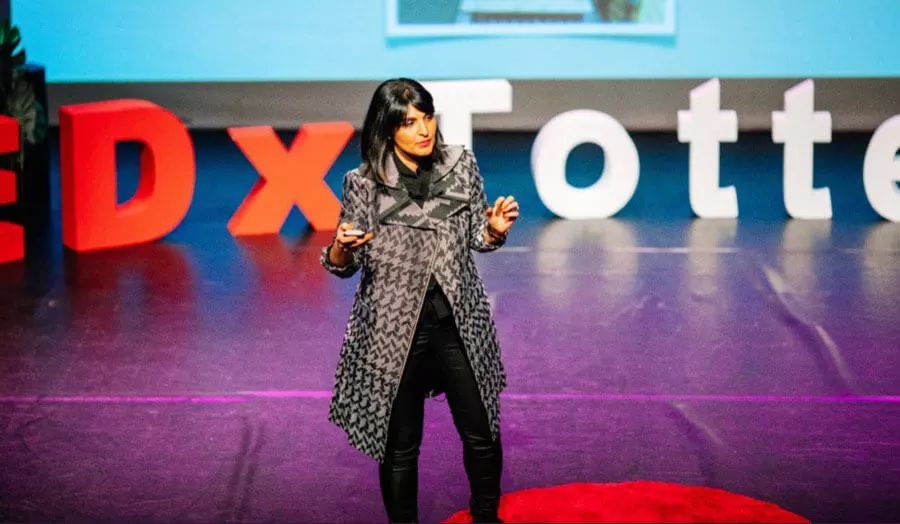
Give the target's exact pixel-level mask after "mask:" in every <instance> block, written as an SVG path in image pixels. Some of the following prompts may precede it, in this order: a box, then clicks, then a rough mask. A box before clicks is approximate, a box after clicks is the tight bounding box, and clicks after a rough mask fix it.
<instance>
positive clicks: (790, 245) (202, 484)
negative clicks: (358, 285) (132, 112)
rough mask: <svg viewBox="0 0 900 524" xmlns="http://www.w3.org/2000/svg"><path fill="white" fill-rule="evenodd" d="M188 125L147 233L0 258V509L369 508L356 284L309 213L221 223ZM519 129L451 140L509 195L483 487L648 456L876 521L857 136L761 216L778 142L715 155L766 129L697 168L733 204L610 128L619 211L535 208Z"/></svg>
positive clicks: (878, 297)
mask: <svg viewBox="0 0 900 524" xmlns="http://www.w3.org/2000/svg"><path fill="white" fill-rule="evenodd" d="M195 139H196V140H197V143H198V153H197V154H198V191H197V192H198V195H202V196H198V200H197V201H195V205H194V206H193V207H192V209H191V212H190V213H189V215H188V218H187V219H186V220H185V222H184V223H183V224H182V225H181V226H180V227H179V228H178V229H177V230H176V231H175V232H174V233H172V234H171V235H170V236H168V237H167V238H166V239H165V240H164V241H162V242H159V243H156V244H152V245H144V246H137V247H132V248H127V249H121V250H117V251H107V252H99V253H93V254H83V255H76V254H73V253H69V252H65V253H63V252H62V250H61V249H59V248H58V231H54V232H51V233H48V236H46V237H44V238H42V239H40V240H38V241H35V245H37V246H38V248H36V249H35V251H34V252H33V253H35V254H33V255H30V256H29V260H28V262H27V263H15V264H6V265H2V266H0V520H14V521H50V520H64V519H74V520H115V521H157V522H170V521H211V520H214V521H291V522H341V521H345V522H362V521H382V520H383V512H382V509H381V503H380V495H379V493H378V486H377V479H376V467H375V463H374V462H372V461H370V460H369V459H368V458H366V457H364V456H363V455H362V454H360V453H359V452H357V451H355V450H353V449H352V448H350V447H349V446H348V445H347V444H346V441H345V438H344V435H343V433H342V432H341V431H340V430H338V429H337V428H335V427H334V426H332V425H330V424H329V423H328V422H327V420H326V414H327V407H328V397H329V390H330V387H331V380H332V375H333V370H334V366H335V362H336V359H337V350H338V345H339V342H340V337H341V334H342V331H343V328H344V322H345V321H346V315H347V312H348V308H349V304H350V299H351V297H352V293H353V290H354V284H355V281H342V280H339V279H337V278H334V277H331V276H330V275H328V274H326V273H325V272H324V271H323V270H321V269H320V268H319V266H318V264H317V261H316V256H317V252H318V248H319V246H320V245H322V244H323V243H325V242H327V241H328V239H329V235H328V234H324V233H319V234H304V233H302V231H303V227H304V226H303V224H302V223H301V222H298V218H297V217H292V221H293V222H290V223H289V224H288V226H286V230H285V234H284V235H282V236H280V237H275V236H271V237H257V238H253V239H244V240H234V239H232V238H231V237H229V236H228V234H227V231H226V230H225V227H224V224H225V222H226V221H227V219H228V217H229V216H230V214H231V213H232V212H233V210H234V209H235V208H236V207H237V203H239V202H240V200H241V199H242V198H243V196H244V194H245V193H246V191H247V189H248V188H249V185H250V184H252V182H253V176H252V171H251V170H250V168H249V165H246V162H245V161H242V159H241V157H240V153H239V152H237V151H236V148H230V147H229V144H228V143H227V139H226V138H224V135H223V134H220V133H210V134H203V133H200V134H195ZM528 140H529V138H528V137H527V136H520V135H480V136H478V137H476V143H475V148H476V153H477V154H478V156H479V160H480V161H481V164H482V170H483V172H484V173H485V177H486V179H487V185H488V192H489V194H491V195H497V194H499V193H501V192H512V193H515V194H517V196H520V199H521V201H522V203H523V212H524V215H525V216H524V218H523V219H522V221H521V223H520V224H519V225H517V226H516V230H515V232H514V234H513V236H512V238H511V240H510V242H509V244H508V246H507V247H506V248H504V249H503V250H501V251H500V252H497V253H494V254H490V255H483V256H482V255H479V258H478V262H479V266H480V268H481V271H482V276H483V278H484V280H485V281H486V285H487V288H488V291H489V293H490V296H491V299H492V302H493V306H494V312H495V318H496V322H497V325H498V330H499V334H500V340H501V345H502V348H503V357H504V360H505V363H506V367H507V371H508V373H509V382H510V385H509V388H508V389H507V390H506V392H505V395H504V396H503V398H502V406H503V422H502V432H503V438H504V444H505V469H504V479H503V486H504V489H505V490H506V491H515V490H520V489H524V488H531V487H538V486H549V485H556V484H563V483H569V482H617V481H624V480H636V479H647V480H661V481H667V482H675V483H681V484H689V485H702V486H711V487H717V488H722V489H726V490H729V491H732V492H736V493H740V494H744V495H748V496H751V497H755V498H759V499H762V500H766V501H770V502H773V503H775V504H778V505H780V506H782V507H784V508H786V509H788V510H791V511H793V512H796V513H799V514H801V515H804V516H805V517H807V518H810V519H812V520H814V521H856V522H858V521H898V520H900V496H898V493H900V365H898V364H900V322H898V318H897V315H898V312H900V224H890V223H886V222H882V221H879V220H878V219H877V218H876V217H874V214H873V213H872V212H871V211H870V210H867V209H866V208H865V200H864V196H863V195H862V194H861V189H859V184H861V182H860V180H859V179H858V178H859V177H858V176H857V174H856V173H855V172H853V171H852V169H857V166H856V165H855V162H856V160H860V159H861V158H862V156H861V153H859V151H857V149H859V148H860V147H862V146H861V145H860V144H862V145H864V143H865V142H864V140H862V139H858V138H857V137H854V136H850V137H844V138H843V139H841V140H843V142H841V143H842V144H843V145H842V148H841V150H840V151H839V152H835V153H834V157H833V158H832V157H828V156H827V155H828V150H825V152H824V153H822V154H823V155H826V157H825V158H823V159H820V158H819V157H817V162H819V163H820V164H821V165H822V166H823V167H822V170H823V171H822V173H821V174H819V173H817V184H820V183H821V184H828V185H830V186H831V187H832V192H833V196H832V198H833V199H834V203H835V219H834V220H833V221H830V222H821V221H812V222H804V221H790V220H787V219H786V218H785V217H784V215H783V209H778V208H777V206H779V205H780V196H779V195H778V194H777V188H778V187H780V186H778V184H779V181H780V165H779V164H780V160H779V158H780V157H778V156H777V155H775V156H774V160H771V161H769V164H765V163H763V165H760V163H755V164H753V165H752V169H761V170H762V171H763V172H765V173H768V174H766V175H764V176H762V177H755V178H754V177H751V176H750V174H749V172H750V171H752V169H751V167H749V164H746V163H745V162H744V160H741V159H740V157H741V156H742V155H747V156H748V157H749V156H754V155H757V154H759V149H760V148H763V149H764V148H767V147H773V146H771V145H766V140H764V139H763V138H758V140H755V141H754V138H753V137H752V136H751V137H750V138H749V139H743V138H742V140H743V141H744V143H745V144H746V143H747V142H749V145H745V146H744V148H745V149H741V150H737V149H735V150H725V152H724V153H723V173H724V172H728V171H729V169H728V168H729V166H731V169H730V172H732V173H734V172H735V171H737V168H735V167H734V166H738V165H740V166H744V167H743V168H742V169H744V170H745V173H744V175H742V176H746V178H735V179H734V180H732V181H728V180H727V179H726V180H723V183H725V184H728V183H734V184H736V185H737V186H738V191H739V198H740V199H741V203H742V205H743V206H745V207H744V208H742V218H741V219H738V220H736V221H728V220H725V221H715V220H690V219H688V218H686V217H687V216H688V214H687V212H685V210H686V209H688V208H687V203H686V202H687V200H686V192H687V180H686V166H687V158H686V157H687V153H686V148H684V147H683V146H682V145H681V144H677V143H676V144H674V145H673V142H674V139H673V138H672V137H671V136H668V135H660V136H656V135H646V136H639V137H637V138H636V141H638V147H639V150H641V154H642V155H643V156H642V166H644V167H642V182H641V184H642V185H641V186H639V189H638V193H637V194H636V195H635V201H634V202H633V203H632V204H630V205H629V206H630V207H627V208H626V209H625V210H624V212H623V214H622V216H621V218H617V219H614V220H596V221H583V222H582V221H562V220H554V219H552V218H551V217H550V216H549V213H548V212H547V211H546V210H544V209H543V207H542V206H541V205H540V203H539V201H538V200H537V197H536V194H535V190H534V186H533V182H532V181H531V179H530V178H529V177H528V176H527V147H526V146H527V144H528ZM352 147H354V146H351V147H350V148H348V151H347V152H346V153H345V154H344V155H343V156H342V158H341V160H339V163H338V165H337V166H336V167H335V169H334V170H333V171H332V172H331V173H330V174H329V177H328V181H329V183H330V184H331V185H332V186H334V187H337V185H338V184H339V181H340V172H341V171H342V170H343V169H345V168H346V167H348V166H349V165H350V164H352V162H353V161H354V160H353V158H354V152H353V150H352ZM754 148H755V149H754ZM854 148H856V149H854ZM510 150H512V151H518V153H517V154H516V155H509V156H507V155H506V153H507V152H508V151H510ZM848 151H849V153H848ZM125 153H128V152H125ZM588 153H590V151H578V152H576V154H574V155H573V162H579V161H580V162H583V163H584V162H587V161H585V160H583V159H582V160H579V156H578V155H582V156H583V155H587V154H588ZM763 153H765V154H763V155H762V156H763V157H766V154H769V153H771V152H768V151H763ZM857 154H858V155H859V158H856V156H857ZM769 156H773V155H771V154H770V155H769ZM511 157H512V158H515V159H516V160H508V158H511ZM729 158H732V159H733V160H732V161H733V162H734V164H733V165H732V164H729ZM843 158H849V160H846V166H851V165H852V167H846V166H845V165H844V164H842V163H841V161H840V159H843ZM132 160H133V158H132ZM242 162H243V163H242ZM133 164H134V162H131V163H129V162H125V164H124V165H123V177H124V178H125V180H124V182H123V188H124V189H123V191H127V188H128V170H129V169H132V168H133ZM584 165H588V164H587V163H585V164H584ZM860 165H861V161H860ZM233 166H238V167H233ZM841 166H844V168H842V167H841ZM594 167H596V166H594ZM576 168H577V165H576ZM579 169H580V168H579ZM841 169H845V171H846V172H841V171H840V170H841ZM523 173H525V174H523ZM663 173H665V174H663ZM654 177H656V178H654ZM760 178H762V180H760ZM648 180H649V182H647V181H648ZM131 182H133V180H132V181H131ZM773 184H774V187H775V188H776V189H775V190H774V191H775V193H774V194H770V193H767V191H772V190H770V189H765V188H768V187H770V186H771V185H773ZM132 187H133V185H132ZM773 200H774V202H771V201H773ZM754 202H770V203H769V204H765V206H764V205H762V204H754ZM754 206H756V207H754ZM766 206H770V207H771V208H770V207H766ZM744 209H746V213H745V211H744ZM773 209H775V210H773ZM57 212H58V210H57ZM744 214H747V215H749V216H748V217H747V218H744ZM426 417H427V427H426V437H425V443H424V448H423V452H422V457H421V480H420V515H421V518H422V519H423V521H436V520H439V519H441V518H444V517H447V516H449V515H450V514H452V513H453V512H455V511H457V510H459V509H462V508H464V507H465V505H466V502H467V499H468V494H467V486H466V481H465V475H464V472H463V469H462V460H461V455H460V454H461V448H460V445H459V442H458V438H457V436H456V434H455V431H454V430H453V427H452V423H451V421H450V416H449V413H448V410H447V406H446V404H445V403H444V402H442V401H440V400H438V401H429V402H428V403H427V413H426Z"/></svg>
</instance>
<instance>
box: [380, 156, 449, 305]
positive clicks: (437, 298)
mask: <svg viewBox="0 0 900 524" xmlns="http://www.w3.org/2000/svg"><path fill="white" fill-rule="evenodd" d="M392 156H393V157H394V164H395V165H396V166H397V171H398V172H399V173H400V182H401V183H403V187H405V188H406V191H407V193H409V197H410V198H412V200H413V202H415V203H416V204H418V205H419V207H421V206H422V204H423V203H424V202H425V199H426V198H428V192H429V190H430V189H431V177H432V174H433V173H434V168H433V166H432V165H431V164H425V163H424V161H423V162H421V163H420V164H419V166H418V168H417V169H416V171H415V172H413V170H412V169H410V168H408V167H406V164H404V163H403V161H401V160H400V158H399V157H398V156H397V153H393V154H392ZM425 299H426V300H425V304H423V307H425V306H431V307H433V308H434V312H435V314H437V317H438V318H446V317H448V316H450V315H451V314H452V313H453V312H452V311H451V309H450V302H449V301H448V300H447V297H446V296H445V295H444V292H443V291H442V290H441V286H439V285H438V283H437V280H436V279H435V278H434V274H433V273H432V275H431V278H430V279H429V280H428V290H427V291H426V292H425Z"/></svg>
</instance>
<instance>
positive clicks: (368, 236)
mask: <svg viewBox="0 0 900 524" xmlns="http://www.w3.org/2000/svg"><path fill="white" fill-rule="evenodd" d="M374 236H375V235H374V234H373V233H366V234H365V236H363V237H361V238H360V239H359V240H357V241H356V242H355V243H354V244H353V247H359V246H361V245H363V244H365V243H366V242H368V241H369V240H372V237H374Z"/></svg>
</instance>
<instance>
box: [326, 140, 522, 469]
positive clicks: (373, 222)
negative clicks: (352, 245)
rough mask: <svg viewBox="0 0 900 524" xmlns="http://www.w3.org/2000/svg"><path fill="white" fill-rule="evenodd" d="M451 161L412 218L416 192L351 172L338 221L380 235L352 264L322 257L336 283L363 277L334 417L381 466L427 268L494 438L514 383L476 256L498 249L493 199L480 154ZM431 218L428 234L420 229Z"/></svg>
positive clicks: (339, 371)
mask: <svg viewBox="0 0 900 524" xmlns="http://www.w3.org/2000/svg"><path fill="white" fill-rule="evenodd" d="M452 157H454V158H458V159H459V160H458V162H456V163H454V164H453V165H452V166H445V168H448V169H449V168H452V169H450V171H449V174H447V176H446V177H444V178H441V179H440V185H438V184H436V185H435V187H436V188H437V189H438V190H439V191H433V192H432V195H431V196H430V197H429V198H428V199H427V200H426V201H425V203H424V204H423V206H422V207H419V206H418V205H417V204H415V203H414V202H410V204H411V205H412V206H415V209H414V210H412V211H408V212H406V213H398V212H397V211H398V210H400V209H407V208H408V205H407V204H406V203H405V202H404V200H408V199H409V197H408V194H407V195H406V196H405V197H404V195H402V194H399V193H398V192H397V188H392V187H388V186H384V185H381V184H378V183H376V182H375V181H374V180H372V179H371V178H370V177H367V176H366V175H365V174H361V173H360V170H358V169H357V170H353V171H351V172H349V173H347V174H346V175H345V177H344V194H343V197H342V202H341V219H340V220H341V221H351V222H352V223H353V224H354V226H357V227H360V228H362V229H364V230H366V231H372V232H373V233H374V237H373V239H372V240H371V241H370V242H369V243H368V244H366V245H365V246H364V247H363V248H361V249H360V250H358V251H356V252H354V255H353V262H352V263H351V264H350V265H349V266H347V267H344V268H338V267H335V266H333V265H332V264H331V263H330V262H329V260H328V248H327V247H325V248H323V250H322V254H321V257H320V262H321V263H322V265H323V266H324V267H325V268H326V269H328V270H329V271H331V272H332V273H335V274H336V275H338V276H341V277H349V276H351V275H352V274H354V273H355V272H356V271H360V274H361V276H360V281H359V284H358V286H357V290H356V296H355V298H354V302H353V306H352V307H351V311H350V318H349V320H348V322H347V329H346V331H345V333H344V340H343V344H342V346H341V353H340V358H339V361H338V366H337V370H336V372H335V385H334V394H333V397H332V400H331V406H330V408H329V420H331V421H332V422H334V423H335V424H337V425H338V426H339V427H341V428H342V429H343V430H344V431H345V432H346V433H347V438H348V441H349V442H350V444H351V445H353V446H354V447H356V448H357V449H359V450H360V451H362V452H363V453H365V454H366V455H368V456H370V457H372V458H374V459H375V460H378V461H379V462H380V461H382V460H383V459H384V451H385V446H386V443H387V430H388V423H389V421H390V412H391V406H392V403H393V400H394V396H395V394H396V391H397V388H398V386H399V384H400V377H401V376H402V373H403V367H404V365H405V363H406V356H407V354H408V352H409V347H410V344H411V341H412V336H413V332H414V330H415V325H416V322H417V319H418V315H419V309H420V306H421V304H422V299H423V296H424V293H425V289H426V286H427V284H428V280H429V278H430V275H431V273H430V272H429V268H430V269H431V272H433V273H434V275H435V278H436V279H437V280H438V283H439V284H440V286H441V288H442V289H443V291H444V293H445V295H446V296H447V299H448V301H449V302H450V305H451V307H452V310H453V315H454V319H455V320H456V324H457V328H458V330H459V334H460V338H461V339H462V341H463V344H464V346H465V349H466V354H467V356H468V358H469V362H470V363H471V366H472V371H473V373H474V375H475V379H476V381H477V383H478V387H479V392H480V394H481V398H482V401H483V403H484V406H485V410H486V411H487V414H488V418H489V420H490V424H491V431H492V433H493V434H494V437H495V438H496V437H497V436H498V435H499V429H500V421H499V416H500V413H499V411H500V410H499V401H498V395H499V393H500V391H501V390H502V389H503V388H504V387H505V386H506V375H505V372H504V370H503V366H502V364H501V362H500V350H499V344H498V342H497V336H496V329H495V327H494V322H493V319H492V317H491V311H490V305H489V303H488V300H487V294H486V292H485V288H484V284H483V282H482V280H481V278H480V276H479V275H478V271H477V268H476V266H475V260H474V258H473V256H472V252H471V251H472V250H475V251H491V250H494V249H496V248H497V247H498V246H497V245H492V244H488V243H487V242H485V241H484V236H483V231H484V227H485V219H484V211H483V210H484V209H485V207H486V205H487V201H486V198H485V195H484V187H483V180H482V179H481V175H480V174H479V172H478V166H477V164H476V163H475V158H474V155H472V154H471V152H469V151H466V152H465V153H463V154H462V155H459V154H457V155H452ZM433 189H434V188H433ZM404 192H405V191H404ZM388 210H392V211H391V212H390V213H388V212H386V211H388ZM382 212H384V213H382ZM423 218H424V219H425V220H427V221H428V227H427V228H422V227H420V226H419V225H418V224H422V223H423V222H422V219H423ZM432 262H433V264H432Z"/></svg>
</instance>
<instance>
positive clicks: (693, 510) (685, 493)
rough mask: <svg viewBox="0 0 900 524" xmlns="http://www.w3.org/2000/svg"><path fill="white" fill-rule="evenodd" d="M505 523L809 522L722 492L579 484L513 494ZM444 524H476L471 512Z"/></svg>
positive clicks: (504, 502) (503, 510) (506, 500)
mask: <svg viewBox="0 0 900 524" xmlns="http://www.w3.org/2000/svg"><path fill="white" fill-rule="evenodd" d="M500 519H501V520H503V521H504V522H809V520H807V519H805V518H803V517H801V516H800V515H797V514H795V513H791V512H790V511H787V510H784V509H781V508H779V507H778V506H776V505H774V504H770V503H768V502H763V501H760V500H756V499H752V498H750V497H745V496H743V495H737V494H734V493H729V492H727V491H723V490H721V489H714V488H703V487H697V486H682V485H679V484H668V483H665V482H649V481H636V482H622V483H618V484H592V483H577V484H564V485H562V486H552V487H548V488H533V489H526V490H522V491H516V492H514V493H508V494H506V495H504V496H503V498H502V499H501V500H500ZM444 522H472V517H471V515H469V511H468V510H464V511H459V512H457V513H454V514H453V515H452V516H451V517H450V518H449V519H447V520H445V521H444Z"/></svg>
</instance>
